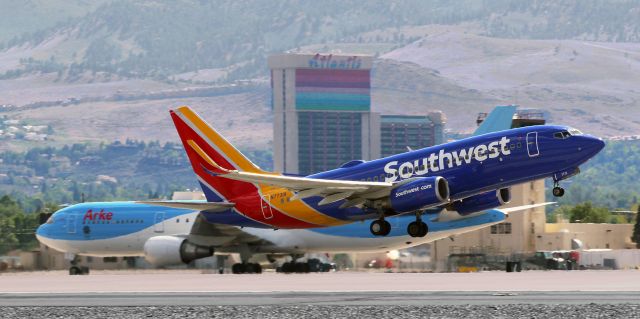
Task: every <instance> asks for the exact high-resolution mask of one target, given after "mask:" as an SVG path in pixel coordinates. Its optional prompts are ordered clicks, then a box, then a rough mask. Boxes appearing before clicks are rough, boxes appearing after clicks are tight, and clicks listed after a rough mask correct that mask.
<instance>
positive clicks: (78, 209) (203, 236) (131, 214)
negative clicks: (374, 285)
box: [36, 201, 549, 275]
mask: <svg viewBox="0 0 640 319" xmlns="http://www.w3.org/2000/svg"><path fill="white" fill-rule="evenodd" d="M194 202H203V201H194ZM546 204H549V203H542V204H534V205H525V206H519V207H512V208H503V209H492V210H487V211H483V212H480V213H478V214H474V215H472V216H469V217H467V218H452V219H444V218H441V217H437V218H436V217H434V218H432V219H429V220H427V221H426V223H427V224H428V227H429V229H430V230H431V231H430V232H429V234H428V235H426V236H424V237H420V238H413V237H410V236H409V235H408V234H407V233H406V232H405V229H406V227H408V225H409V224H410V223H412V222H413V217H412V216H410V215H401V216H395V217H389V218H388V222H389V223H390V225H391V227H390V232H389V234H388V236H386V237H377V236H374V235H373V234H371V232H370V231H369V227H368V225H367V224H365V223H362V222H356V223H349V224H343V225H338V226H330V227H325V228H309V229H280V230H277V231H274V230H271V229H266V228H254V227H240V226H231V225H225V224H211V223H209V222H208V221H207V220H206V219H205V218H204V217H203V215H202V214H201V213H200V212H199V211H194V210H191V209H183V208H170V207H162V206H157V205H149V204H141V203H136V202H93V203H80V204H75V205H71V206H67V207H65V208H63V209H60V210H58V211H57V212H55V213H54V214H52V215H51V216H48V219H47V220H46V222H45V223H43V224H42V225H41V226H39V227H38V229H37V231H36V237H37V239H38V240H39V241H40V242H41V243H42V244H44V245H47V246H49V247H51V248H53V249H55V250H58V251H61V252H64V253H65V254H66V255H69V256H70V257H71V258H69V259H71V267H70V268H69V274H70V275H82V274H88V273H89V268H88V267H86V266H80V265H79V263H78V258H77V256H81V255H82V256H93V257H130V256H144V257H145V259H146V260H147V261H148V262H149V263H151V264H152V265H154V266H157V267H163V266H171V265H179V264H189V263H190V262H192V261H194V260H196V259H200V258H205V257H209V256H212V255H213V254H214V252H215V254H217V255H218V256H224V255H229V254H232V253H239V254H240V259H241V263H236V264H234V265H233V266H232V272H233V273H236V274H240V273H261V272H262V266H261V265H260V263H251V262H250V261H251V260H252V257H254V256H262V257H265V258H262V260H264V259H266V260H271V261H274V260H275V258H280V257H286V256H292V257H294V258H293V261H292V262H287V263H284V264H283V265H282V270H283V272H304V269H308V264H307V265H305V263H296V262H295V261H296V259H297V258H299V257H300V256H302V255H303V254H305V253H313V252H317V253H342V252H380V251H389V250H395V249H402V248H408V247H412V246H417V245H421V244H424V243H428V242H432V241H434V240H438V239H442V238H447V237H452V236H455V235H459V234H463V233H466V232H470V231H473V230H477V229H480V228H483V227H488V226H490V225H494V224H498V223H501V222H503V221H505V219H506V218H508V215H509V214H510V213H513V212H516V211H521V210H526V209H531V208H535V207H538V206H542V205H546ZM222 265H223V260H222V262H221V260H220V259H219V262H218V266H219V267H222ZM222 272H223V269H222V268H220V273H222Z"/></svg>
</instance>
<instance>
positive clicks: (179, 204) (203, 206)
mask: <svg viewBox="0 0 640 319" xmlns="http://www.w3.org/2000/svg"><path fill="white" fill-rule="evenodd" d="M136 203H138V204H147V205H156V206H163V207H171V208H184V209H193V210H199V211H206V212H207V213H216V212H222V211H225V210H228V209H231V208H233V206H235V204H234V203H229V202H205V201H173V200H171V201H162V200H158V201H155V200H154V201H136Z"/></svg>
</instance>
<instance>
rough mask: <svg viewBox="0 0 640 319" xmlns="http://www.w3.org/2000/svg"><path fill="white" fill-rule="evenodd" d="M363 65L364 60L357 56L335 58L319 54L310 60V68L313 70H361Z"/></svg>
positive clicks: (331, 55) (330, 55)
mask: <svg viewBox="0 0 640 319" xmlns="http://www.w3.org/2000/svg"><path fill="white" fill-rule="evenodd" d="M361 65H362V59H361V58H359V57H357V56H350V57H343V56H340V57H335V56H333V54H329V55H322V54H320V53H318V54H316V55H314V56H313V58H311V59H309V67H310V68H313V69H360V67H361Z"/></svg>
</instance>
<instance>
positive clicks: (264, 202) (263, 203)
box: [260, 194, 273, 219]
mask: <svg viewBox="0 0 640 319" xmlns="http://www.w3.org/2000/svg"><path fill="white" fill-rule="evenodd" d="M260 208H261V209H262V216H264V219H271V218H273V211H272V210H271V205H270V204H269V195H268V194H267V195H262V196H261V200H260Z"/></svg>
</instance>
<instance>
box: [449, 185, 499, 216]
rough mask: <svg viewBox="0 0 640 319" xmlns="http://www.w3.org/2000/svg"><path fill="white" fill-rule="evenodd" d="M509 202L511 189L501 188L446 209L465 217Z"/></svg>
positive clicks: (456, 203) (461, 201) (464, 200)
mask: <svg viewBox="0 0 640 319" xmlns="http://www.w3.org/2000/svg"><path fill="white" fill-rule="evenodd" d="M510 201H511V189H509V188H501V189H499V190H496V191H490V192H487V193H483V194H478V195H474V196H471V197H467V198H465V199H462V200H459V201H456V202H454V203H452V204H451V205H450V206H449V207H448V208H447V209H448V210H455V211H457V212H458V214H460V215H462V216H466V215H469V214H473V213H475V212H479V211H483V210H485V209H491V208H496V207H500V206H502V205H504V204H508V203H509V202H510Z"/></svg>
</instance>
